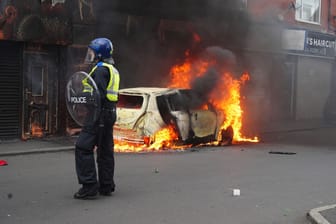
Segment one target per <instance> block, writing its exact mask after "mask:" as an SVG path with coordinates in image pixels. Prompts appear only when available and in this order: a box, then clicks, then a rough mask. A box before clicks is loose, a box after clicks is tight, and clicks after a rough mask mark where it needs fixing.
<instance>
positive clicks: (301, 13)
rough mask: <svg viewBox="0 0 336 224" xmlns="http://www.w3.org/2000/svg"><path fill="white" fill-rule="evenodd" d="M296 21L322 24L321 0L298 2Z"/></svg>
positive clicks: (299, 0) (298, 0) (297, 0)
mask: <svg viewBox="0 0 336 224" xmlns="http://www.w3.org/2000/svg"><path fill="white" fill-rule="evenodd" d="M295 9H296V13H295V19H296V20H298V21H304V22H309V23H316V24H319V23H320V15H321V0H296V7H295Z"/></svg>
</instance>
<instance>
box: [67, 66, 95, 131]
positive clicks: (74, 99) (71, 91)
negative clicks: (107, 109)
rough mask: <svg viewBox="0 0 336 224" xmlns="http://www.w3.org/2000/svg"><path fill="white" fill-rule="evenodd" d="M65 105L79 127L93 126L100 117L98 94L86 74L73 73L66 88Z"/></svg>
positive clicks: (92, 81) (93, 83) (91, 80)
mask: <svg viewBox="0 0 336 224" xmlns="http://www.w3.org/2000/svg"><path fill="white" fill-rule="evenodd" d="M65 91H66V105H67V109H68V112H69V114H70V115H71V117H72V118H73V120H74V121H75V122H76V123H77V124H78V125H80V126H87V125H92V124H94V123H95V122H96V121H97V120H98V118H99V115H100V108H101V102H100V94H99V91H98V88H97V85H96V83H95V82H94V80H93V79H92V78H91V77H90V76H89V75H88V74H87V73H86V72H82V71H80V72H76V73H74V74H73V75H72V76H71V77H70V79H69V81H68V83H67V86H66V90H65Z"/></svg>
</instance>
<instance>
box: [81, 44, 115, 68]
mask: <svg viewBox="0 0 336 224" xmlns="http://www.w3.org/2000/svg"><path fill="white" fill-rule="evenodd" d="M112 53H113V44H112V42H111V41H110V40H109V39H107V38H96V39H94V40H93V41H91V43H90V44H89V46H88V50H87V53H86V57H85V62H88V63H92V62H94V61H95V60H98V61H104V60H106V59H111V58H112Z"/></svg>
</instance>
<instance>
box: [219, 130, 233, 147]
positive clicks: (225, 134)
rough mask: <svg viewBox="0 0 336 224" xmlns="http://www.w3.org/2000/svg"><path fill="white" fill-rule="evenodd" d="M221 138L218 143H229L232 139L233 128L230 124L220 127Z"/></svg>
mask: <svg viewBox="0 0 336 224" xmlns="http://www.w3.org/2000/svg"><path fill="white" fill-rule="evenodd" d="M220 136H221V140H220V144H221V145H224V144H225V145H231V144H232V140H233V128H232V126H229V127H228V128H227V129H222V130H221V132H220Z"/></svg>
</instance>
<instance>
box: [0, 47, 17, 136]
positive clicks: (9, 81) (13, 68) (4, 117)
mask: <svg viewBox="0 0 336 224" xmlns="http://www.w3.org/2000/svg"><path fill="white" fill-rule="evenodd" d="M21 57H22V48H21V44H20V43H18V42H7V41H0V139H14V138H18V137H20V135H21V128H20V114H21V113H20V112H21V108H22V106H21V102H22V100H21V98H22V96H21V95H22V91H21V89H22V88H21V83H22V82H21V81H22V79H21V75H20V74H21V60H20V59H21Z"/></svg>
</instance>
